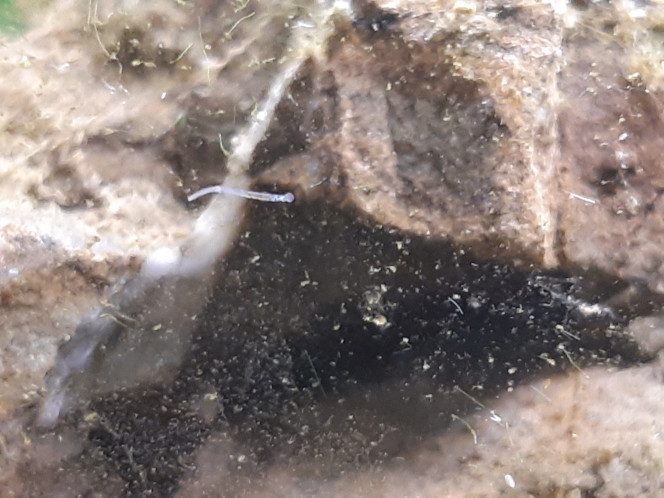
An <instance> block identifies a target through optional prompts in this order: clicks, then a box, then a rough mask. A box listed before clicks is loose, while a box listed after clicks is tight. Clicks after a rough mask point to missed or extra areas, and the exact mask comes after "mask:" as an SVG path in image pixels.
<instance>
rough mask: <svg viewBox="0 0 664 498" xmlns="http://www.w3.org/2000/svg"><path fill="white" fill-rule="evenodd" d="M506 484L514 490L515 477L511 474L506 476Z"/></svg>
mask: <svg viewBox="0 0 664 498" xmlns="http://www.w3.org/2000/svg"><path fill="white" fill-rule="evenodd" d="M505 484H507V485H508V486H509V487H510V488H512V489H514V487H515V486H516V482H515V481H514V477H512V476H511V475H510V474H505Z"/></svg>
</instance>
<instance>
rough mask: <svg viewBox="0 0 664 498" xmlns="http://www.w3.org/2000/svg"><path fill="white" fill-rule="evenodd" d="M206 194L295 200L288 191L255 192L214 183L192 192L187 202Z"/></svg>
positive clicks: (257, 199)
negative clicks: (279, 192)
mask: <svg viewBox="0 0 664 498" xmlns="http://www.w3.org/2000/svg"><path fill="white" fill-rule="evenodd" d="M208 194H228V195H235V196H237V197H244V198H245V199H253V200H256V201H263V202H293V201H294V200H295V196H294V195H293V194H291V193H290V192H288V193H286V194H270V193H269V192H255V191H253V190H245V189H242V188H236V187H228V186H226V185H214V186H212V187H205V188H202V189H200V190H199V191H198V192H194V193H193V194H191V195H190V196H189V197H187V200H188V201H189V202H191V201H195V200H196V199H200V198H201V197H203V196H204V195H208Z"/></svg>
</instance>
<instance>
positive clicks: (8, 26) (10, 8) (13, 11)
mask: <svg viewBox="0 0 664 498" xmlns="http://www.w3.org/2000/svg"><path fill="white" fill-rule="evenodd" d="M25 27H26V24H25V14H24V13H23V12H22V11H21V10H20V9H19V8H18V7H17V6H16V5H15V4H14V2H12V1H11V0H0V36H1V35H10V36H16V35H20V34H21V33H22V32H23V31H25Z"/></svg>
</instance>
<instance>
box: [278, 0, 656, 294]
mask: <svg viewBox="0 0 664 498" xmlns="http://www.w3.org/2000/svg"><path fill="white" fill-rule="evenodd" d="M377 3H378V5H381V4H384V7H386V9H387V10H385V11H380V10H377V9H375V8H374V9H370V8H367V9H366V13H365V14H364V15H365V17H363V18H361V20H360V21H359V22H357V23H356V25H357V26H358V28H357V29H356V30H354V31H353V32H352V33H349V34H346V35H344V36H343V37H342V39H341V40H340V42H339V44H338V45H337V46H334V47H333V48H332V49H331V54H330V58H329V60H327V61H325V64H324V65H322V66H321V67H319V68H318V69H319V72H321V73H323V76H324V78H325V80H326V81H328V83H327V84H328V87H329V86H330V85H331V89H330V88H328V90H327V91H328V92H331V93H333V94H334V96H335V104H336V105H335V108H334V111H333V112H332V113H331V114H332V115H333V116H334V118H335V120H336V121H334V122H335V125H336V129H334V131H333V133H332V138H331V137H330V136H329V135H326V136H325V137H324V138H323V139H321V140H320V141H317V140H315V139H314V140H312V149H313V151H314V153H313V157H311V156H307V158H306V160H304V161H303V164H302V165H300V166H299V168H300V169H298V170H297V171H298V172H297V173H295V176H296V177H297V175H298V174H304V172H302V171H300V170H302V169H305V170H306V171H307V172H309V174H310V170H311V168H312V162H315V161H316V160H318V161H319V162H322V163H329V162H330V159H329V158H330V157H333V158H334V163H335V164H334V168H336V169H337V172H336V175H337V176H341V178H342V179H343V182H344V190H345V196H346V198H347V199H348V200H350V201H351V202H352V203H353V204H354V205H355V206H357V207H359V208H360V210H361V211H363V212H365V213H367V214H369V215H370V216H372V217H373V218H374V219H376V220H377V221H378V222H380V223H385V224H389V225H393V226H396V227H399V228H400V229H402V230H405V231H409V232H412V233H416V234H420V235H424V234H427V235H433V236H443V237H451V238H452V239H454V240H456V241H459V242H462V243H464V244H468V245H469V246H471V247H472V248H473V249H474V250H475V251H477V252H478V253H479V254H484V255H489V256H490V257H498V258H504V259H506V260H512V259H513V260H518V259H519V258H521V257H525V258H526V260H528V261H536V262H538V264H543V265H544V266H546V267H556V266H561V265H562V266H563V267H568V266H572V267H574V266H579V267H583V268H597V269H600V270H602V271H606V272H608V273H611V274H614V275H616V276H617V277H619V278H624V279H628V280H629V279H636V280H644V281H647V282H648V284H649V285H650V287H651V288H652V289H653V290H655V289H656V290H657V291H658V292H660V291H661V289H662V282H663V280H662V278H663V277H662V275H663V270H662V267H661V265H662V250H661V244H660V241H661V240H664V215H662V200H661V199H662V192H663V190H662V188H663V187H662V185H663V183H662V182H663V181H664V178H663V175H664V167H663V166H662V161H661V157H660V156H661V150H662V140H663V139H662V136H664V134H662V126H663V124H662V118H661V114H662V109H663V105H664V98H663V97H662V95H663V94H662V88H661V70H660V71H659V72H655V73H654V74H653V73H652V72H651V71H648V72H647V73H646V74H644V75H642V73H641V72H640V71H645V70H648V69H649V66H648V62H649V61H652V62H656V61H657V60H658V57H659V58H661V52H659V51H656V49H655V48H654V45H652V40H653V39H659V38H658V37H660V36H661V35H660V34H658V33H659V32H658V31H657V26H658V24H657V21H654V20H650V22H648V21H647V20H646V19H647V18H648V16H650V15H653V16H654V18H655V19H660V18H661V10H658V7H652V8H648V9H646V10H645V11H644V12H636V11H634V12H632V11H629V10H626V9H624V8H622V7H620V6H619V7H612V6H606V5H591V6H588V7H587V8H581V7H579V8H578V10H577V9H575V8H574V7H572V6H569V7H567V6H566V7H565V12H564V13H563V15H560V14H559V13H556V12H555V11H554V10H553V8H552V7H551V6H550V5H528V6H519V5H516V4H515V5H503V4H500V3H496V4H490V3H477V4H475V3H473V5H474V7H473V8H470V7H468V6H465V7H463V8H462V7H461V6H460V5H459V2H416V3H414V4H410V3H408V2H403V3H402V2H396V3H395V2H377ZM434 4H435V5H434ZM634 16H637V17H639V16H643V18H641V17H639V18H638V19H636V18H635V17H634ZM598 19H599V20H598ZM660 20H661V19H660ZM611 30H613V31H611ZM612 32H614V34H611V33H612ZM628 36H631V37H632V38H633V39H636V38H638V39H639V40H641V42H642V43H645V46H646V47H650V48H651V51H650V52H648V51H647V49H645V48H644V49H643V50H644V52H645V53H637V49H636V48H634V47H633V46H631V45H630V42H632V41H633V39H630V38H628ZM644 37H645V38H646V39H648V40H651V42H650V43H651V45H648V44H647V43H646V42H644V41H643V38H644ZM625 38H627V39H625ZM598 54H602V56H601V57H600V56H598ZM644 59H645V60H644ZM323 76H321V78H322V77H323ZM329 80H332V81H333V83H332V84H330V83H329ZM333 126H334V125H333ZM292 161H293V160H292V159H286V160H285V162H286V163H287V164H288V163H291V162H292ZM292 174H293V172H291V175H292ZM270 178H272V179H277V178H279V176H278V174H277V175H276V176H270ZM321 180H322V178H321ZM314 185H318V183H316V182H314Z"/></svg>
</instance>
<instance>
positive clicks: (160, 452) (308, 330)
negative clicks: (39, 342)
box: [90, 203, 640, 496]
mask: <svg viewBox="0 0 664 498" xmlns="http://www.w3.org/2000/svg"><path fill="white" fill-rule="evenodd" d="M214 279H215V285H214V291H213V293H212V296H211V298H210V301H209V304H208V306H207V308H206V310H205V312H204V315H203V316H202V317H201V318H200V324H199V326H198V328H197V332H196V334H195V338H194V344H193V346H192V349H191V353H190V354H189V356H188V357H187V359H186V361H185V363H184V365H183V367H182V370H181V372H180V374H179V376H178V379H177V381H176V382H175V383H174V384H173V385H172V386H166V387H163V388H161V389H156V390H155V391H152V392H150V393H147V396H146V394H145V393H129V394H122V395H118V396H115V397H114V399H112V400H106V401H104V402H103V403H100V404H99V406H97V407H96V409H97V411H98V412H99V413H100V414H101V415H102V417H103V418H104V420H106V421H107V422H106V423H107V424H108V425H109V426H110V427H112V428H113V429H112V431H108V430H107V431H106V432H107V433H106V432H105V430H104V429H103V428H102V429H97V430H96V432H94V433H91V435H90V437H91V440H92V441H93V443H94V444H95V445H96V446H98V447H99V448H101V450H102V451H103V452H104V454H105V455H107V458H108V459H109V461H110V462H112V468H113V469H114V470H113V472H119V473H120V474H122V476H123V478H124V479H126V480H127V482H128V483H131V485H130V488H131V492H132V493H143V492H147V491H151V492H153V493H156V494H158V495H160V496H161V495H168V494H170V493H173V492H174V490H175V489H177V482H178V479H179V478H180V476H181V474H182V472H183V468H184V467H185V465H184V464H183V460H186V458H187V455H192V454H193V452H194V450H195V449H196V448H197V447H198V446H199V445H201V444H202V443H203V442H204V439H205V437H206V436H207V435H208V434H210V433H211V432H214V431H219V430H221V429H223V430H229V431H230V432H231V434H233V435H234V438H235V439H236V440H237V441H238V442H239V444H242V445H245V447H246V448H247V450H246V452H247V454H248V455H250V456H249V458H250V460H251V461H252V462H254V463H255V464H260V463H261V462H269V461H272V460H273V459H275V458H279V459H283V458H291V457H293V458H301V457H302V455H304V456H305V457H306V458H308V457H320V456H329V457H330V458H332V459H333V460H334V461H335V462H337V463H338V464H339V465H341V466H343V465H348V464H351V465H356V464H357V463H358V462H359V463H362V462H375V461H377V460H381V459H383V458H388V457H389V456H390V455H393V454H394V452H398V451H399V450H400V449H402V448H403V447H404V444H407V441H408V439H409V438H410V441H414V440H417V439H419V438H421V437H424V436H425V435H426V434H430V433H431V432H432V431H436V430H441V429H443V428H444V427H446V426H447V425H449V423H450V415H451V414H456V413H459V414H460V415H462V414H463V413H464V412H467V411H468V410H469V409H471V407H473V406H474V402H472V401H470V397H469V396H467V394H469V395H471V396H473V397H475V398H478V399H482V398H483V397H486V396H488V395H491V394H495V393H496V392H499V391H500V390H504V389H505V388H506V387H509V386H512V385H516V384H518V383H519V381H521V380H523V379H524V378H528V377H532V376H534V375H538V374H540V373H543V372H550V371H551V370H554V369H557V370H563V369H569V368H573V367H574V365H576V366H583V365H587V364H588V363H597V362H605V361H611V362H614V363H620V362H632V361H637V360H639V359H640V357H639V353H638V351H637V348H636V346H635V345H633V344H632V343H631V342H630V341H629V340H628V339H626V338H625V337H624V336H622V335H621V334H620V332H619V331H618V329H615V330H613V329H611V328H610V326H612V322H619V321H620V320H619V318H616V317H612V316H611V315H610V314H608V313H606V314H598V315H593V316H587V315H584V314H583V313H581V311H580V310H579V309H578V308H577V305H576V303H575V302H574V299H575V296H576V295H577V294H581V293H582V292H583V290H584V288H586V287H587V284H586V283H585V282H584V278H581V277H574V278H570V277H566V276H565V275H548V274H542V273H538V272H535V271H531V270H527V269H525V270H524V269H515V268H512V267H510V266H507V265H504V264H497V263H493V262H481V261H476V260H474V259H473V257H472V255H470V254H468V253H464V252H463V251H461V250H460V249H459V248H457V247H455V246H454V245H452V244H450V243H448V242H441V241H428V240H424V239H421V238H417V237H412V236H410V237H409V236H406V235H404V234H403V233H400V232H398V231H396V230H390V229H388V228H383V227H372V226H370V225H369V224H368V223H360V222H358V221H357V220H356V218H355V217H353V216H352V215H351V214H348V213H344V212H341V211H339V210H337V209H336V208H334V207H331V206H325V205H323V204H305V203H296V204H294V205H286V206H275V205H266V204H259V203H254V204H252V205H251V209H250V212H249V214H248V216H247V219H246V221H245V224H244V229H243V231H242V232H241V235H240V237H239V238H238V241H237V243H236V246H235V247H234V249H233V250H232V251H231V252H230V253H229V254H228V255H227V257H226V258H225V260H224V261H222V262H220V263H219V264H218V267H217V269H216V273H215V277H214ZM607 330H609V333H607ZM572 361H573V362H574V365H573V364H572ZM202 386H205V387H204V388H203V387H202ZM202 390H205V391H206V392H208V393H209V392H210V391H211V390H212V391H213V392H214V393H215V396H216V399H217V400H218V403H219V407H218V408H219V412H218V415H217V416H216V418H213V419H212V420H210V419H206V420H203V418H201V417H200V416H199V415H198V414H197V413H195V411H193V412H192V409H191V408H190V406H191V404H192V403H191V400H192V399H193V397H194V396H199V395H200V393H201V392H202ZM388 432H389V434H387V433H388ZM113 434H115V435H113ZM394 434H399V436H398V437H395V436H394ZM404 441H405V442H404ZM371 442H377V443H376V444H370V443H371ZM127 448H131V458H130V457H129V456H128V455H129V453H128V452H127ZM367 448H370V450H367Z"/></svg>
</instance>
